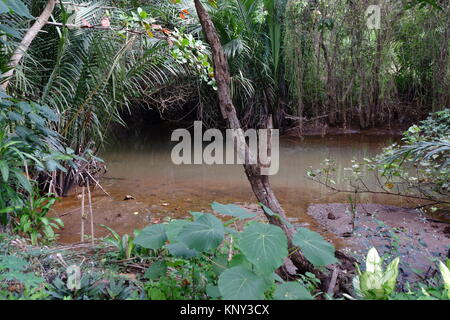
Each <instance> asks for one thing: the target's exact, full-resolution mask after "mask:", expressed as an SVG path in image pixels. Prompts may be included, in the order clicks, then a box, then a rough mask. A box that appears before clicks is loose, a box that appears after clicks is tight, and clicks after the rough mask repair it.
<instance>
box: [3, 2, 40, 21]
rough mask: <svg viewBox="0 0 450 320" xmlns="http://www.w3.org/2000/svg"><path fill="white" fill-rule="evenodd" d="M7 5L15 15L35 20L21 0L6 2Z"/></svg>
mask: <svg viewBox="0 0 450 320" xmlns="http://www.w3.org/2000/svg"><path fill="white" fill-rule="evenodd" d="M4 2H5V3H6V5H7V6H8V7H9V9H11V10H12V11H13V12H14V13H16V14H18V15H20V16H22V17H26V18H30V19H33V16H32V15H31V14H30V11H28V8H27V6H26V5H25V4H24V3H23V2H22V1H20V0H4Z"/></svg>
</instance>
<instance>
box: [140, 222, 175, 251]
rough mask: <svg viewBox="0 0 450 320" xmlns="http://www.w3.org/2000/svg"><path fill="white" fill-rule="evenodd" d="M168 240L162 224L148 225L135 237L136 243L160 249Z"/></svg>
mask: <svg viewBox="0 0 450 320" xmlns="http://www.w3.org/2000/svg"><path fill="white" fill-rule="evenodd" d="M166 241H167V236H166V232H165V231H164V226H163V225H162V224H154V225H151V226H148V227H146V228H144V229H142V231H141V232H140V233H139V235H138V236H137V237H136V239H134V243H135V244H137V245H140V246H141V247H144V248H147V249H153V250H155V249H159V248H161V247H162V246H163V245H164V243H165V242H166Z"/></svg>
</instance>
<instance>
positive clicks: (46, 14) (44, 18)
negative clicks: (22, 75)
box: [1, 0, 57, 90]
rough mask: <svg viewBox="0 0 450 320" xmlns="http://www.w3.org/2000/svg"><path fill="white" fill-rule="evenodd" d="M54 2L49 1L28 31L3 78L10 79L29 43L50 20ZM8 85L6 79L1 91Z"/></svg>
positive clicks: (53, 0) (54, 0)
mask: <svg viewBox="0 0 450 320" xmlns="http://www.w3.org/2000/svg"><path fill="white" fill-rule="evenodd" d="M56 1H57V0H49V1H48V2H47V5H46V6H45V8H44V10H43V11H42V13H41V15H40V16H39V17H38V18H37V19H36V21H35V22H34V24H33V25H32V26H31V28H30V29H28V31H27V33H26V34H25V36H24V37H23V39H22V41H21V42H20V44H19V46H18V47H17V49H16V50H15V51H14V53H13V55H12V56H11V59H10V61H9V67H10V69H9V70H8V71H7V72H5V73H4V74H3V78H8V77H11V76H12V75H13V74H14V69H15V68H16V67H17V65H18V64H19V62H20V60H22V58H23V56H24V54H25V52H27V50H28V48H29V47H30V44H31V42H32V41H33V40H34V38H36V36H37V34H38V33H39V31H41V29H42V27H43V26H45V24H46V23H47V22H48V19H49V18H50V15H51V14H52V12H53V9H54V8H55V5H56ZM8 84H9V79H7V80H6V81H5V82H3V83H2V85H1V88H2V89H3V90H6V88H7V87H8Z"/></svg>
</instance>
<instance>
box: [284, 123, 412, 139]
mask: <svg viewBox="0 0 450 320" xmlns="http://www.w3.org/2000/svg"><path fill="white" fill-rule="evenodd" d="M407 129H408V126H401V127H395V128H388V127H380V128H370V129H360V128H357V127H354V128H337V127H329V126H327V125H323V126H311V127H305V128H303V129H300V128H298V127H296V128H289V129H286V130H285V131H284V132H283V137H285V138H288V137H299V136H301V137H326V136H336V135H352V134H362V135H366V136H389V137H401V136H402V133H403V132H404V131H406V130H407Z"/></svg>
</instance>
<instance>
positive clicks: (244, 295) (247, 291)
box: [219, 266, 266, 300]
mask: <svg viewBox="0 0 450 320" xmlns="http://www.w3.org/2000/svg"><path fill="white" fill-rule="evenodd" d="M219 290H220V293H221V294H222V298H223V299H225V300H262V299H264V291H265V290H266V285H265V283H264V279H263V278H262V277H260V276H257V275H256V274H254V273H253V272H251V271H250V270H248V269H246V268H243V267H239V266H238V267H233V268H231V269H228V270H225V271H224V272H222V274H221V275H220V277H219Z"/></svg>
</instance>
